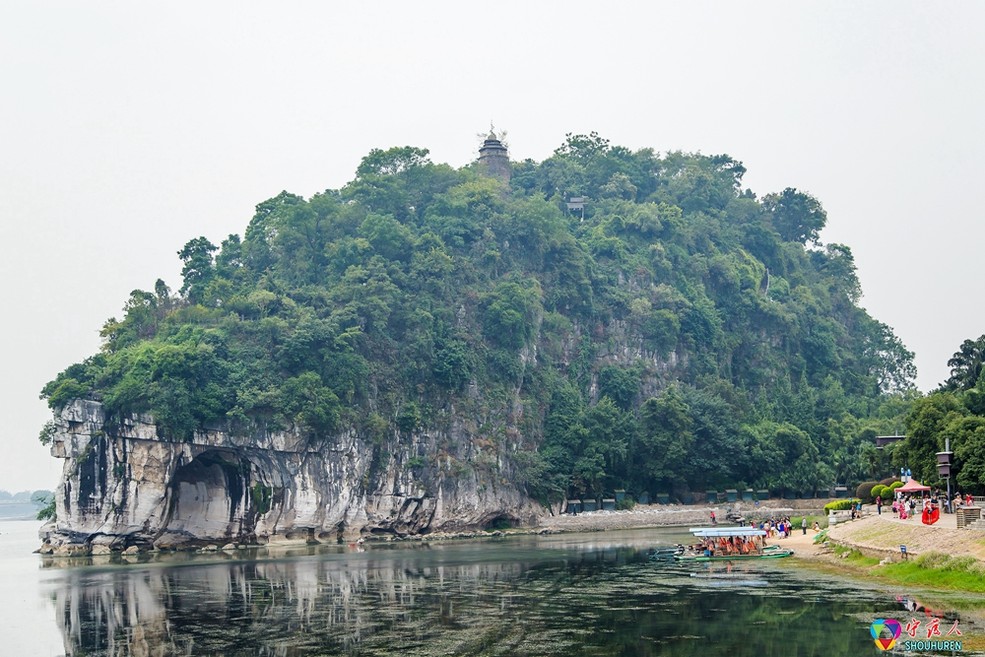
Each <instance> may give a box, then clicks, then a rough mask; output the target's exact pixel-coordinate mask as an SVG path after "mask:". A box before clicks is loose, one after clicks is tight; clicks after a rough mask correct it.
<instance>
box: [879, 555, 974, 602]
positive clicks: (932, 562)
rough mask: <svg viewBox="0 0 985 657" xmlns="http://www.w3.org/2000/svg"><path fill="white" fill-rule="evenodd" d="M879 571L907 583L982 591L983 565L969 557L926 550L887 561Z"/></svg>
mask: <svg viewBox="0 0 985 657" xmlns="http://www.w3.org/2000/svg"><path fill="white" fill-rule="evenodd" d="M879 573H880V574H881V575H884V576H886V577H888V578H890V579H892V580H893V581H894V582H899V583H901V584H908V585H911V586H921V587H927V588H932V589H953V590H959V591H971V592H974V593H985V564H983V563H982V562H980V561H978V560H977V559H975V558H973V557H952V556H951V555H949V554H944V553H943V552H927V553H925V554H921V555H920V556H919V557H917V558H916V559H912V560H908V561H900V562H897V563H892V564H887V565H885V566H883V567H882V568H880V569H879Z"/></svg>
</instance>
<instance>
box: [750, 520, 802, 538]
mask: <svg viewBox="0 0 985 657" xmlns="http://www.w3.org/2000/svg"><path fill="white" fill-rule="evenodd" d="M806 522H807V519H806V518H804V519H803V520H802V521H801V523H802V525H803V529H804V530H805V533H806V528H807V525H806V524H804V523H806ZM750 526H751V527H752V528H753V529H762V530H763V531H765V532H766V536H767V537H769V538H776V537H777V536H779V537H780V538H787V537H788V536H790V533H791V532H792V531H793V524H791V522H790V516H784V517H783V518H780V519H779V520H775V519H773V518H770V519H769V520H761V521H760V522H759V523H758V524H757V523H756V522H755V521H753V522H751V523H750Z"/></svg>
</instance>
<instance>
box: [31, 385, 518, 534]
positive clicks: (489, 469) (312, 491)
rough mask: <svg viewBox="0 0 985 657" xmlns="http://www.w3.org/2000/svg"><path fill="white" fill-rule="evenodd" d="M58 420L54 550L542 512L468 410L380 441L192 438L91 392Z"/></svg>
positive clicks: (454, 522)
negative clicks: (471, 424) (113, 407)
mask: <svg viewBox="0 0 985 657" xmlns="http://www.w3.org/2000/svg"><path fill="white" fill-rule="evenodd" d="M55 421H56V426H57V429H56V432H55V434H54V437H53V441H52V447H51V452H52V455H53V456H55V457H58V458H62V459H65V465H64V471H63V475H62V479H61V482H60V484H59V487H58V491H57V492H56V510H57V521H56V522H55V524H54V526H51V525H49V526H47V527H46V528H45V529H43V530H42V537H43V538H44V539H45V543H46V547H45V549H48V550H54V549H58V548H60V549H61V550H62V551H63V552H72V551H75V550H86V549H88V548H90V547H92V546H106V547H110V548H111V549H124V548H126V547H130V546H137V547H140V548H149V547H152V546H154V547H161V548H169V547H178V546H182V545H190V546H194V545H199V544H203V543H225V542H245V543H265V542H268V541H271V540H277V539H278V538H307V539H309V540H329V541H335V540H340V539H345V540H353V539H355V538H358V537H360V536H365V535H369V534H386V533H391V534H398V535H400V534H412V533H427V532H431V531H437V530H459V529H465V528H481V527H485V526H489V525H490V524H493V523H496V522H503V521H506V522H510V523H519V522H528V521H529V520H530V519H531V518H532V517H533V516H534V515H535V514H536V512H537V509H536V507H535V506H534V504H533V503H532V502H531V501H530V500H529V499H528V498H527V497H526V495H525V494H524V493H523V492H522V491H521V490H520V489H519V488H518V487H517V486H516V484H515V483H513V482H512V481H511V479H510V477H509V476H508V475H509V472H508V468H509V466H508V463H509V458H508V456H507V454H506V453H505V450H506V449H507V448H506V447H501V448H499V450H500V452H499V453H496V452H495V448H493V450H492V451H491V450H490V446H489V445H480V444H479V443H480V442H481V441H478V440H477V439H476V436H474V435H470V432H469V428H468V427H465V426H462V425H461V424H460V423H457V422H456V423H453V425H452V427H451V429H450V431H449V433H450V434H452V435H450V436H446V435H440V434H439V433H437V432H433V433H429V432H427V431H422V432H419V433H416V434H415V435H413V436H410V437H409V439H404V440H399V441H396V440H395V441H393V442H392V443H390V444H389V448H388V449H380V446H378V445H377V446H374V445H372V444H367V442H365V441H364V440H362V439H360V438H359V437H358V436H357V435H355V434H354V433H351V432H349V433H342V434H340V435H337V436H333V437H332V439H330V440H328V441H318V442H315V441H311V440H308V439H306V438H304V437H303V436H301V435H300V434H299V433H298V432H296V431H291V430H287V431H281V432H271V433H259V434H258V435H249V436H238V435H233V434H231V433H228V432H225V431H202V432H197V433H196V434H195V435H194V437H193V438H192V439H191V440H190V441H180V442H179V441H174V440H169V439H168V438H167V436H160V435H158V429H157V427H156V426H155V424H154V422H153V418H151V417H148V416H130V417H125V418H123V419H122V420H118V421H108V419H107V417H106V414H105V412H104V410H103V407H102V405H101V404H99V403H98V402H94V401H83V400H77V401H75V402H73V403H71V404H70V405H68V406H66V407H65V408H64V410H63V411H62V412H61V413H59V414H58V415H56V418H55ZM439 444H440V447H441V449H439ZM449 445H450V446H454V447H453V448H452V449H451V451H449V448H448V446H449ZM483 450H485V451H483ZM76 546H78V547H76Z"/></svg>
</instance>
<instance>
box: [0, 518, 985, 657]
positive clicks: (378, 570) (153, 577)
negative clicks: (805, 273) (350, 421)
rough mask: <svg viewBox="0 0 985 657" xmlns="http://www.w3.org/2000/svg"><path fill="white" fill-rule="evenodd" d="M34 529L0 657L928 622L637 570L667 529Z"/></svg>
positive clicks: (522, 645)
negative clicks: (61, 540) (350, 543)
mask: <svg viewBox="0 0 985 657" xmlns="http://www.w3.org/2000/svg"><path fill="white" fill-rule="evenodd" d="M38 525H39V523H37V522H28V521H0V578H2V582H3V590H4V593H3V595H2V596H0V600H2V602H0V655H23V656H32V655H39V656H42V655H43V656H47V655H86V656H96V655H100V656H101V655H112V656H114V657H116V656H134V657H143V656H147V657H151V656H154V657H164V656H169V655H223V656H225V657H231V656H239V655H243V656H247V655H249V656H251V657H252V656H261V657H263V656H270V657H275V656H276V657H301V656H310V655H511V656H513V655H517V656H523V655H574V656H580V655H585V656H588V655H592V656H595V655H606V656H622V655H625V656H646V655H665V656H682V657H683V656H692V655H708V656H711V657H714V656H717V655H721V656H723V657H724V656H727V657H746V656H748V657H791V656H814V655H817V656H822V655H823V656H824V657H838V656H839V655H843V656H846V657H848V656H851V657H857V656H859V655H879V654H886V653H884V652H882V651H880V650H879V649H878V648H877V647H876V646H875V644H874V642H873V640H872V638H871V637H870V635H869V626H870V624H871V623H872V622H873V621H874V620H875V619H878V618H896V619H899V620H900V621H901V622H902V623H906V622H907V621H909V620H912V619H921V620H922V621H923V622H924V623H925V626H926V622H927V620H928V619H927V617H925V616H924V614H923V612H921V611H912V610H907V609H906V608H905V607H904V605H905V604H906V603H908V600H907V599H900V595H901V592H899V591H891V590H883V589H880V588H873V587H872V586H871V585H866V584H861V583H856V582H852V581H850V580H847V579H842V578H837V577H832V576H827V575H818V574H817V573H813V572H808V571H804V570H800V569H797V568H796V567H793V566H792V565H790V564H789V563H783V560H780V561H779V562H756V563H750V562H744V563H737V564H736V565H735V567H734V568H732V570H731V572H727V571H726V570H725V568H724V567H723V566H721V565H720V564H715V565H714V566H713V567H710V568H709V567H701V566H695V565H691V566H690V567H684V566H680V565H677V564H674V563H673V562H669V563H668V562H662V561H656V560H652V559H651V558H650V556H649V552H650V551H651V550H652V549H653V548H654V547H655V546H659V545H673V544H675V543H677V542H680V541H682V540H685V538H686V535H682V534H681V533H680V530H666V529H665V530H634V531H622V532H609V533H604V534H603V533H595V534H562V535H554V536H518V537H510V538H502V539H489V540H485V541H474V542H445V543H428V544H421V543H413V544H411V543H400V544H373V545H370V546H365V549H363V548H352V547H334V546H331V547H325V546H318V547H299V548H293V549H285V548H281V549H278V550H241V551H237V552H235V553H232V554H222V553H219V554H211V555H194V556H192V555H171V556H169V557H167V558H156V559H153V560H152V559H151V558H150V557H149V556H141V557H140V558H136V557H135V558H133V559H131V560H121V559H120V558H119V557H115V558H114V560H113V561H112V562H110V560H109V558H103V559H104V560H103V561H102V562H100V561H98V560H97V559H78V560H65V559H62V560H55V559H51V558H44V559H43V558H41V557H39V556H38V555H35V554H31V550H33V549H34V548H35V547H37V528H38ZM909 604H911V605H912V604H913V603H912V602H909ZM956 623H959V624H958V625H957V627H958V628H959V629H960V630H961V631H962V632H964V633H965V634H968V633H971V632H976V633H980V632H981V631H982V630H981V628H975V627H973V626H972V625H971V624H970V623H971V621H970V620H968V619H962V618H961V616H960V614H957V613H955V612H952V611H947V610H945V613H944V615H943V617H942V618H941V619H940V628H941V631H942V632H943V631H946V630H948V629H949V628H952V627H955V624H956ZM921 632H922V629H921ZM906 638H907V637H906V636H905V635H904V636H903V637H902V638H901V641H902V640H903V639H906ZM947 638H949V639H954V638H960V637H954V636H952V637H947ZM900 645H901V644H897V648H896V649H895V650H894V652H896V653H899V654H902V652H901V648H900ZM937 654H962V655H970V654H974V653H972V652H970V651H968V650H965V651H963V652H960V653H951V652H944V653H937Z"/></svg>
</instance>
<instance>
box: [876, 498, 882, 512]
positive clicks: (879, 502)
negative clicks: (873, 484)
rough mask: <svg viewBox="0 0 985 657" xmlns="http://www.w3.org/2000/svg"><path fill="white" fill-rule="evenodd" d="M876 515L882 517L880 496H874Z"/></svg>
mask: <svg viewBox="0 0 985 657" xmlns="http://www.w3.org/2000/svg"><path fill="white" fill-rule="evenodd" d="M876 513H877V514H878V515H880V516H881V515H882V495H877V496H876Z"/></svg>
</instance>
